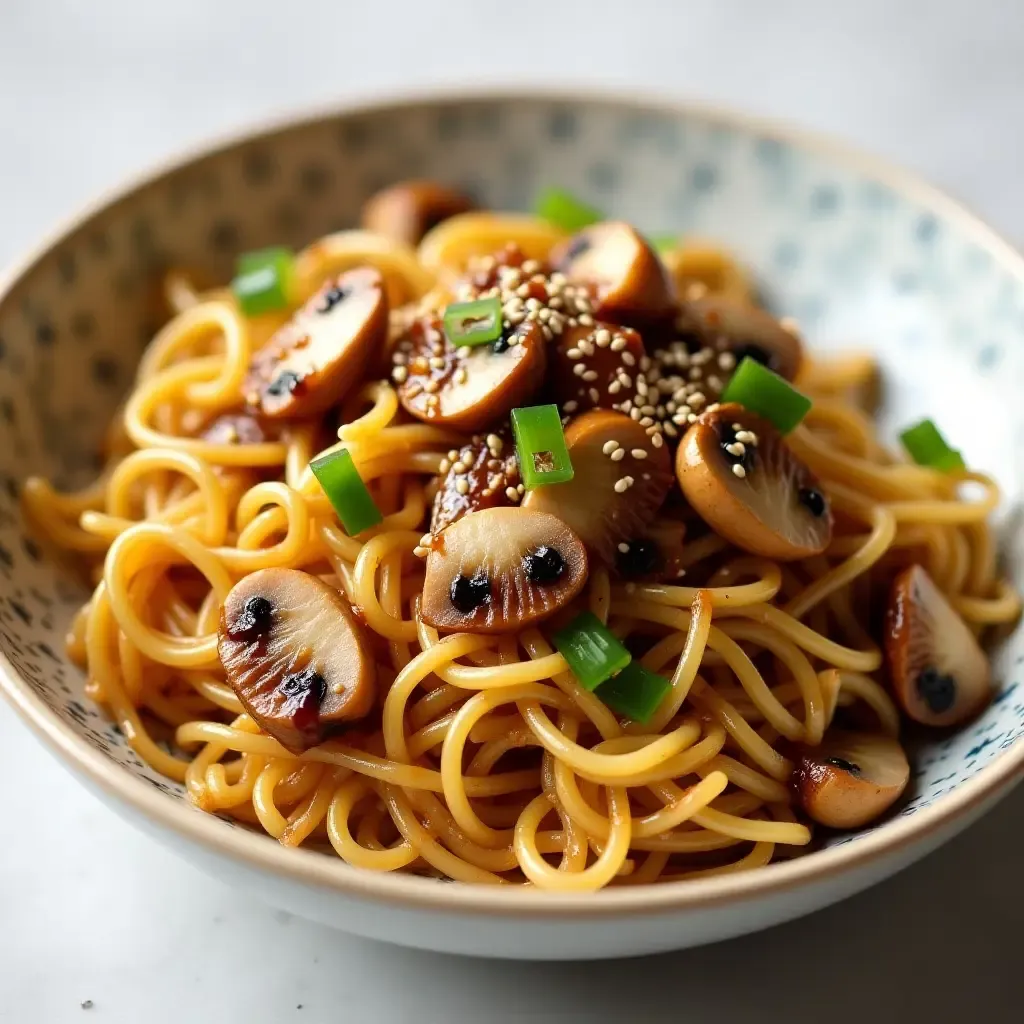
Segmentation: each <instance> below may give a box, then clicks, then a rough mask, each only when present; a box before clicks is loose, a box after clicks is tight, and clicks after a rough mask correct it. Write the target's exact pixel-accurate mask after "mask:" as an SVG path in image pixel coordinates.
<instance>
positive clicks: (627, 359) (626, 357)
mask: <svg viewBox="0 0 1024 1024" xmlns="http://www.w3.org/2000/svg"><path fill="white" fill-rule="evenodd" d="M622 361H623V362H624V363H625V364H626V365H627V366H636V356H635V355H633V353H632V352H623V353H622Z"/></svg>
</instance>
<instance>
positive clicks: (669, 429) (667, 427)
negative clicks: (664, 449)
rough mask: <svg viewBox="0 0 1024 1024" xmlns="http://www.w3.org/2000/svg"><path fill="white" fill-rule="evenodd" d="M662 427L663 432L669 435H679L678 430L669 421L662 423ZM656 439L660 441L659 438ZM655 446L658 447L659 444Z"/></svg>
mask: <svg viewBox="0 0 1024 1024" xmlns="http://www.w3.org/2000/svg"><path fill="white" fill-rule="evenodd" d="M664 429H665V433H666V434H668V436H669V437H678V436H679V431H678V430H676V428H675V427H674V426H673V425H672V424H671V423H666V424H664ZM658 440H659V441H660V440H661V438H659V439H658ZM656 447H658V448H660V447H661V445H660V444H659V445H657V446H656Z"/></svg>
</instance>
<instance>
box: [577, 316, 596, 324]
mask: <svg viewBox="0 0 1024 1024" xmlns="http://www.w3.org/2000/svg"><path fill="white" fill-rule="evenodd" d="M576 319H577V320H579V322H580V323H581V324H582V325H583V326H584V327H593V326H594V318H593V317H592V316H591V315H590V314H589V313H580V315H579V316H578V317H577V318H576Z"/></svg>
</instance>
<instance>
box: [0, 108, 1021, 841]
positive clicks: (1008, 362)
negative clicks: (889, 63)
mask: <svg viewBox="0 0 1024 1024" xmlns="http://www.w3.org/2000/svg"><path fill="white" fill-rule="evenodd" d="M409 176H427V177H437V178H440V179H444V180H447V181H450V182H453V183H456V184H459V185H461V186H463V187H465V188H467V189H469V190H470V191H472V192H473V193H474V194H475V195H476V196H477V197H478V199H479V200H480V201H481V202H482V203H484V204H486V205H489V206H494V207H498V208H513V209H514V208H529V205H530V202H531V197H532V196H533V195H534V193H535V191H536V190H537V189H538V188H539V187H541V186H543V185H545V184H559V185H563V186H565V187H567V188H570V189H572V190H573V191H574V192H576V193H577V194H579V195H581V196H582V197H584V198H586V199H587V200H588V201H590V202H592V203H594V204H595V205H596V206H599V207H601V208H603V209H605V210H606V211H608V212H609V213H613V214H615V215H616V216H620V217H623V218H626V219H628V220H631V221H633V222H634V223H636V224H637V225H638V226H639V227H641V228H642V229H646V230H648V231H651V232H658V233H664V232H666V231H669V230H685V231H688V232H691V233H693V234H696V235H700V236H707V237H710V238H715V239H718V240H720V241H722V242H723V243H725V244H726V245H728V246H730V247H732V248H733V249H734V250H735V251H736V252H738V253H739V254H740V255H741V256H742V258H743V259H744V260H745V261H746V262H747V263H748V264H749V265H750V266H751V267H752V268H753V269H754V271H755V273H756V274H757V277H758V279H759V282H760V284H761V285H762V286H763V288H764V291H765V294H766V295H767V296H768V298H769V300H770V302H771V303H772V305H773V306H774V307H775V308H777V310H778V311H780V312H782V313H785V314H788V315H792V316H795V317H796V318H797V319H798V320H799V321H800V323H801V325H802V327H803V328H804V330H805V332H806V333H807V335H808V336H809V338H810V339H811V342H812V344H813V345H816V346H826V347H833V348H841V347H846V348H850V347H857V348H864V347H867V348H870V349H871V350H873V351H874V352H875V353H876V354H877V355H878V356H879V358H880V359H881V362H882V364H883V368H884V370H885V373H886V397H885V408H884V413H883V416H884V424H885V426H886V429H887V431H888V432H890V435H891V433H892V430H893V428H894V426H895V425H896V424H900V423H906V422H909V421H912V420H914V419H917V418H920V417H923V416H934V417H935V418H936V420H937V421H938V422H940V423H941V424H942V425H943V427H944V428H945V429H946V432H947V434H948V435H949V436H950V437H951V439H952V441H953V443H955V444H956V446H958V447H960V448H961V449H963V451H964V453H965V455H966V457H967V459H968V460H969V462H970V463H972V464H973V465H975V466H977V467H979V468H981V469H983V470H986V471H988V472H991V473H993V474H994V475H995V476H996V477H997V478H998V480H999V481H1000V483H1001V485H1002V487H1003V488H1004V492H1005V495H1006V501H1005V503H1004V506H1003V509H1002V513H1001V516H1002V520H1001V521H1002V530H1001V533H1002V556H1003V559H1004V562H1005V565H1006V568H1007V570H1008V572H1009V574H1010V576H1011V578H1012V579H1013V580H1014V581H1015V582H1016V584H1017V585H1018V586H1024V541H1022V539H1021V535H1022V531H1021V529H1020V522H1021V518H1020V516H1021V511H1020V510H1021V499H1022V497H1024V459H1022V458H1021V456H1020V454H1019V453H1020V452H1021V451H1022V450H1024V401H1022V400H1021V394H1022V385H1024V345H1021V344H1020V334H1021V332H1022V330H1024V263H1022V261H1021V260H1020V259H1019V258H1018V257H1016V256H1015V255H1014V254H1013V253H1012V252H1011V251H1010V250H1009V249H1008V248H1007V247H1005V246H1004V245H1003V244H1002V243H1000V242H999V241H998V240H997V239H995V238H994V236H992V235H991V234H990V233H989V232H988V231H987V230H986V229H984V228H982V227H980V226H979V225H977V224H976V223H975V222H974V221H973V220H972V219H971V218H970V217H968V216H966V215H964V214H963V213H962V212H961V211H959V210H958V209H957V208H956V207H955V206H954V205H953V204H951V203H949V202H948V201H947V200H944V199H943V198H942V197H940V196H938V195H936V194H933V193H932V192H931V190H929V189H927V188H925V187H923V186H917V185H911V186H906V187H904V186H902V185H900V184H898V183H897V184H893V182H892V181H891V180H890V179H889V178H885V180H883V179H882V178H879V177H878V176H876V174H875V172H874V170H873V169H872V168H871V167H869V166H867V165H862V164H861V163H860V162H859V161H858V160H857V159H856V158H853V157H850V156H848V155H845V154H841V153H840V154H838V155H837V153H836V152H834V151H833V150H832V149H830V148H828V147H821V146H818V145H817V144H814V143H807V142H804V141H803V140H800V139H798V138H796V137H794V138H790V137H786V136H782V135H776V134H773V133H771V132H769V131H767V130H762V129H760V128H758V127H756V126H752V125H748V124H746V123H744V122H742V121H740V120H737V119H732V118H728V117H718V116H714V115H711V114H707V113H703V112H697V111H687V110H685V109H657V108H653V107H643V106H635V105H631V104H628V103H619V102H614V101H601V100H586V101H583V100H568V99H558V98H552V99H543V98H514V99H494V100H490V99H481V100H474V101H468V100H464V99H461V100H436V101H425V102H422V103H413V104H398V105H394V106H389V107H381V108H376V109H371V110H364V111H360V112H355V113H346V114H341V115H337V116H329V117H323V118H318V119H315V120H313V121H309V122H306V123H301V124H298V125H294V126H291V127H287V128H284V129H281V130H276V131H272V132H270V133H268V134H265V135H262V136H259V137H250V138H249V139H247V140H245V141H241V142H236V143H232V144H229V145H227V146H226V147H224V148H222V149H219V150H217V151H215V152H213V153H211V154H208V155H205V156H202V157H200V158H199V159H197V160H194V161H192V162H188V163H186V164H183V165H181V166H178V167H175V168H173V169H171V170H169V171H168V172H167V173H165V174H163V175H162V176H159V177H157V178H155V179H151V180H150V181H149V182H148V183H147V184H144V185H143V186H141V187H139V188H137V189H135V190H134V191H131V192H129V193H127V194H126V195H123V196H122V197H121V198H118V199H117V200H115V201H114V202H112V203H111V204H109V205H107V206H105V207H103V208H100V209H99V210H98V211H97V212H95V213H94V214H93V215H91V216H89V217H88V218H86V219H85V220H84V221H80V222H79V223H78V224H77V225H76V226H75V227H74V228H73V229H72V230H71V232H70V233H69V234H66V235H64V236H63V237H62V238H61V239H60V241H59V242H58V243H57V244H55V245H54V246H52V247H50V248H49V249H48V250H47V251H46V252H45V253H44V254H43V255H42V256H41V257H40V258H38V259H37V260H35V261H34V262H33V263H31V264H30V265H29V266H28V267H27V269H25V270H24V271H23V272H22V273H21V274H20V276H18V277H17V278H16V280H15V281H14V282H13V284H12V286H11V288H10V289H9V290H8V291H7V293H6V294H5V295H3V296H2V297H0V431H2V436H3V438H4V441H5V443H4V444H3V446H2V448H0V651H2V653H3V654H4V655H6V657H7V658H8V659H9V660H10V662H11V664H12V665H13V666H14V668H15V669H16V670H17V672H18V673H19V674H20V675H21V677H22V678H23V680H24V681H25V682H26V683H27V685H28V686H29V687H30V688H31V689H32V691H34V693H35V695H36V696H38V698H39V699H41V700H42V701H43V702H44V703H45V704H46V705H47V706H48V707H49V708H50V709H51V711H52V712H53V714H54V715H55V716H57V717H58V718H59V719H61V720H63V722H64V723H66V725H68V726H69V727H70V728H71V729H72V730H74V731H75V732H76V733H78V734H79V735H80V736H82V737H84V738H85V739H86V741H87V742H88V743H89V744H90V745H92V746H93V747H95V748H97V749H99V750H100V751H102V752H103V753H104V754H105V755H106V756H107V757H109V758H110V759H112V760H113V761H114V762H116V763H117V764H119V765H121V766H123V767H124V768H125V769H126V770H127V771H129V772H130V773H132V774H134V775H135V776H137V777H138V778H140V779H143V780H145V781H147V782H149V783H151V784H152V785H153V786H156V787H158V788H159V789H161V790H163V791H164V792H165V793H166V794H167V799H174V800H181V799H183V791H182V790H181V788H180V787H178V786H177V785H175V784H173V783H170V782H168V781H167V780H166V779H164V778H162V777H161V776H159V775H158V774H156V773H155V772H153V771H152V770H151V769H149V768H148V767H146V766H145V765H144V764H143V763H142V762H141V761H140V760H139V759H138V758H137V757H136V755H135V754H134V753H133V751H132V750H131V749H130V748H129V747H128V745H127V744H126V742H125V741H124V738H123V737H122V736H121V735H120V733H119V732H118V730H117V729H115V728H114V727H113V726H111V725H110V724H109V722H108V721H107V720H106V719H105V718H104V716H103V715H102V714H101V713H100V712H99V711H98V710H97V709H96V708H95V707H93V706H92V705H91V704H90V703H89V701H88V700H87V699H86V698H85V697H84V696H83V679H82V676H81V673H80V672H79V671H78V670H77V669H75V668H74V667H73V666H71V665H70V664H69V663H68V662H67V661H66V659H65V657H64V654H63V637H64V634H65V632H66V629H67V626H68V623H69V621H70V618H71V615H72V613H73V612H74V610H75V609H76V607H77V605H78V604H79V603H80V602H81V600H82V598H83V592H82V591H81V590H80V589H79V588H78V587H76V586H75V585H74V583H73V582H72V581H71V580H70V578H69V577H68V576H66V575H65V574H63V573H62V572H61V570H60V569H58V568H57V567H55V566H54V565H52V564H50V563H48V562H47V561H45V560H44V559H43V557H42V554H41V552H40V550H39V548H38V547H37V546H36V545H35V543H34V542H33V541H32V539H31V538H30V537H29V536H27V535H26V533H25V531H24V530H23V528H22V525H21V522H20V520H19V515H18V511H17V492H18V486H19V482H20V481H21V480H22V479H24V478H25V477H26V476H28V475H30V474H38V473H43V474H47V475H50V476H53V477H55V478H56V479H57V481H58V482H59V483H61V484H63V485H73V484H80V483H83V482H84V481H85V480H86V479H87V478H89V477H90V475H91V474H92V473H94V471H95V469H96V467H97V459H96V449H97V446H98V444H99V441H100V438H101V437H102V434H103V431H104V429H105V427H106V424H107V422H108V420H109V418H110V416H111V414H112V413H113V411H114V410H115V408H116V406H117V402H118V400H119V397H120V396H121V395H122V393H123V392H124V391H125V390H126V388H127V387H128V385H129V382H130V380H131V378H132V375H133V372H134V367H135V363H136V361H137V359H138V358H139V354H140V352H141V349H142V347H143V345H144V344H145V343H146V342H147V341H148V340H149V339H150V338H151V337H152V335H153V332H154V330H155V329H156V327H157V326H158V323H157V322H155V320H154V314H155V310H156V309H157V304H156V302H155V296H154V285H155V283H156V281H157V279H158V276H159V272H160V271H161V270H162V269H164V268H166V267H167V266H175V265H180V266H186V267H190V268H195V269H197V270H199V271H200V272H202V273H203V274H208V275H210V276H211V277H212V278H214V279H226V278H227V277H228V276H229V275H230V271H231V267H232V263H233V258H234V255H235V254H236V253H237V252H239V251H243V250H246V249H252V248H256V247H258V246H261V245H267V244H272V243H281V242H284V243H288V244H292V245H301V244H303V243H305V242H307V241H309V240H310V239H312V238H314V237H316V236H318V235H320V234H323V233H325V232H327V231H329V230H334V229H337V228H341V227H345V226H350V225H352V224H353V223H354V221H355V218H356V216H357V213H358V209H359V206H360V203H361V202H362V200H363V199H364V198H365V197H366V196H367V195H369V194H370V193H371V192H372V191H374V190H375V189H376V188H378V187H379V186H381V185H383V184H386V183H389V182H391V181H393V180H395V179H399V178H403V177H409ZM995 668H996V676H997V679H998V680H999V685H1000V692H999V695H998V697H997V699H996V700H995V701H994V703H993V704H992V706H991V707H990V708H989V709H988V710H987V711H986V712H985V714H984V715H983V716H982V717H981V719H980V720H979V721H977V722H976V723H975V724H973V725H972V726H971V727H970V728H969V729H968V730H966V731H964V732H961V733H959V734H956V735H953V736H949V737H941V738H937V739H935V740H934V741H932V742H930V743H929V744H927V745H926V746H925V747H924V748H923V749H922V750H921V751H920V752H919V756H918V758H917V761H916V765H915V773H916V775H915V780H914V795H913V798H912V799H911V800H910V802H909V803H908V804H907V805H906V807H905V808H904V809H903V810H902V812H901V813H902V814H903V815H913V814H915V813H917V812H919V811H920V810H921V809H922V808H924V807H926V806H928V805H929V804H932V803H934V802H935V801H936V800H938V799H939V798H940V797H941V796H942V795H943V794H945V793H948V792H949V791H950V790H952V789H954V788H955V787H956V786H958V785H959V784H960V783H962V782H963V781H964V780H966V779H968V778H970V777H971V776H973V775H975V774H976V773H977V772H979V771H981V769H983V768H984V767H985V766H986V765H987V764H989V763H990V762H991V761H992V760H993V759H995V758H996V757H998V756H999V755H1000V754H1001V753H1002V752H1004V751H1006V750H1007V749H1008V748H1009V747H1010V746H1011V745H1013V744H1014V742H1015V740H1016V739H1017V738H1018V737H1019V736H1020V735H1021V733H1022V732H1024V687H1022V686H1021V681H1022V679H1024V630H1022V629H1020V628H1018V629H1017V631H1016V633H1015V634H1014V635H1013V636H1012V637H1010V638H1009V639H1008V640H1007V641H1006V642H1005V643H1003V644H1002V646H1001V647H1000V649H999V651H998V653H997V656H996V661H995ZM1018 749H1019V748H1018ZM224 827H225V828H227V827H229V826H228V825H227V823H225V825H224ZM878 827H880V828H885V827H888V826H886V825H881V826H878ZM864 834H866V833H861V834H858V835H855V836H852V837H849V838H847V839H843V840H834V841H833V842H853V843H856V842H859V841H860V839H861V836H862V835H864ZM267 842H268V843H269V842H271V841H270V840H269V839H268V840H267Z"/></svg>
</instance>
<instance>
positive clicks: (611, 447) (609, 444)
mask: <svg viewBox="0 0 1024 1024" xmlns="http://www.w3.org/2000/svg"><path fill="white" fill-rule="evenodd" d="M618 447H619V442H618V441H605V443H604V444H603V445H601V451H602V452H604V454H605V455H611V453H612V452H613V451H615V449H616V448H618Z"/></svg>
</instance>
